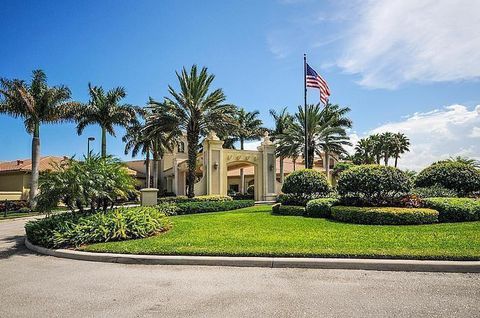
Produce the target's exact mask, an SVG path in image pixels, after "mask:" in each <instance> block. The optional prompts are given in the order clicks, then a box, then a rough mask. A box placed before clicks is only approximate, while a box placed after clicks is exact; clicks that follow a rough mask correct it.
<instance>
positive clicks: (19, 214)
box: [0, 212, 41, 221]
mask: <svg viewBox="0 0 480 318" xmlns="http://www.w3.org/2000/svg"><path fill="white" fill-rule="evenodd" d="M40 214H41V213H38V212H30V213H28V212H7V216H5V214H4V212H0V221H1V220H10V219H17V218H26V217H29V216H35V215H40Z"/></svg>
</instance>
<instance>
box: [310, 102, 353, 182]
mask: <svg viewBox="0 0 480 318" xmlns="http://www.w3.org/2000/svg"><path fill="white" fill-rule="evenodd" d="M348 112H350V108H349V107H340V106H339V105H336V104H335V105H332V104H327V105H326V106H325V109H324V113H325V115H324V116H323V119H324V121H325V122H330V125H331V126H332V127H335V128H337V129H336V130H330V131H326V134H325V135H324V138H323V139H322V140H320V145H321V149H322V150H323V152H324V156H325V173H326V175H327V178H330V154H332V153H333V154H337V155H340V154H345V153H346V151H345V147H344V146H351V143H350V138H349V137H348V136H347V133H346V129H347V128H351V127H352V120H351V119H350V118H348V117H347V116H346V115H347V113H348ZM318 155H320V156H321V154H320V153H319V154H318Z"/></svg>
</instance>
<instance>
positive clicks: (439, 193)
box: [411, 184, 458, 198]
mask: <svg viewBox="0 0 480 318" xmlns="http://www.w3.org/2000/svg"><path fill="white" fill-rule="evenodd" d="M411 194H414V195H417V196H419V197H421V198H440V197H442V198H444V197H447V198H451V197H458V193H457V191H455V190H452V189H447V188H444V187H442V186H440V185H438V184H437V185H434V186H431V187H424V188H413V189H412V191H411Z"/></svg>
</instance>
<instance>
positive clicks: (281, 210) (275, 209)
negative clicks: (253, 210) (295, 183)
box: [272, 203, 305, 216]
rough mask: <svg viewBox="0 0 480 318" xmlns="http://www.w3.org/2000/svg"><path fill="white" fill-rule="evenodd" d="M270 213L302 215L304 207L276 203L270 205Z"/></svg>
mask: <svg viewBox="0 0 480 318" xmlns="http://www.w3.org/2000/svg"><path fill="white" fill-rule="evenodd" d="M272 214H276V215H293V216H303V215H304V214H305V208H304V207H303V206H295V205H283V204H281V203H277V204H274V205H273V206H272Z"/></svg>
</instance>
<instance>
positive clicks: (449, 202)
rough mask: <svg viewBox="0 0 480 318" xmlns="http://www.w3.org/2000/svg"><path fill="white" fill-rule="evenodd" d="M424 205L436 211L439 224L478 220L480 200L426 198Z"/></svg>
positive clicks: (479, 217)
mask: <svg viewBox="0 0 480 318" xmlns="http://www.w3.org/2000/svg"><path fill="white" fill-rule="evenodd" d="M423 201H424V204H425V205H426V206H427V207H429V208H432V209H435V210H437V211H438V212H439V213H440V215H439V221H440V222H464V221H478V220H480V200H475V199H470V198H428V199H424V200H423Z"/></svg>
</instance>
